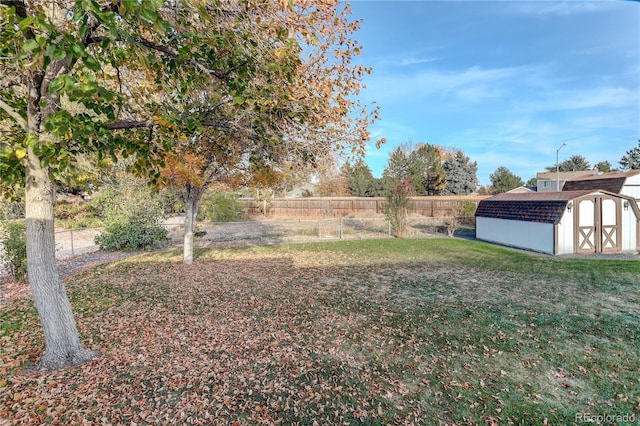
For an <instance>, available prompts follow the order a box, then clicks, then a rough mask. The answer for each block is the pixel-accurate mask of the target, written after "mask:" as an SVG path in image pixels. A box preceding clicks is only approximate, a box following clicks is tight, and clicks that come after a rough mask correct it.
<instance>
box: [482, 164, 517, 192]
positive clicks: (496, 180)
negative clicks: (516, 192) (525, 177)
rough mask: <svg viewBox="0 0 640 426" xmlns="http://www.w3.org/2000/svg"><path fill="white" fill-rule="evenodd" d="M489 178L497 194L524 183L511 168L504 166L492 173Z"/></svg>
mask: <svg viewBox="0 0 640 426" xmlns="http://www.w3.org/2000/svg"><path fill="white" fill-rule="evenodd" d="M489 179H491V186H492V187H493V191H494V192H495V193H497V194H500V193H503V192H507V191H511V190H512V189H515V188H517V187H519V186H522V185H523V184H524V182H522V179H521V178H520V177H519V176H516V175H514V174H513V173H512V172H511V170H509V169H507V168H506V167H502V166H501V167H498V168H497V169H496V171H495V172H493V173H491V175H490V176H489Z"/></svg>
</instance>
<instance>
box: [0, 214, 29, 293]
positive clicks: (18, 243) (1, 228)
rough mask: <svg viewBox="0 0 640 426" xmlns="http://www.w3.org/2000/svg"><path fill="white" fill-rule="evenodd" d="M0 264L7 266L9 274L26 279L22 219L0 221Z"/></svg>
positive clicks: (15, 277)
mask: <svg viewBox="0 0 640 426" xmlns="http://www.w3.org/2000/svg"><path fill="white" fill-rule="evenodd" d="M0 241H2V244H1V245H2V246H3V247H4V250H0V264H4V265H6V267H8V270H9V273H10V274H11V276H12V277H13V278H14V279H16V280H19V281H26V280H27V237H26V226H25V223H24V221H22V220H8V221H6V222H4V223H0Z"/></svg>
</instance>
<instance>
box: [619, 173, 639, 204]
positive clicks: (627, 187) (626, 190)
mask: <svg viewBox="0 0 640 426" xmlns="http://www.w3.org/2000/svg"><path fill="white" fill-rule="evenodd" d="M620 193H621V194H622V195H628V196H630V197H632V198H635V200H636V202H637V203H638V206H640V174H638V175H634V176H629V177H627V180H625V182H624V186H623V187H622V190H621V191H620Z"/></svg>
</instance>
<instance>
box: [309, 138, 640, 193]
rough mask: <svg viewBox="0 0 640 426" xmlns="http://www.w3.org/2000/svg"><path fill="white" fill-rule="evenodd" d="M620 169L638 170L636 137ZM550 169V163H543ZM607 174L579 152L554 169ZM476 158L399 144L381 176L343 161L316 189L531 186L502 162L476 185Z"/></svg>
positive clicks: (608, 167) (604, 164) (604, 165)
mask: <svg viewBox="0 0 640 426" xmlns="http://www.w3.org/2000/svg"><path fill="white" fill-rule="evenodd" d="M619 165H620V169H621V170H631V169H640V140H639V141H638V146H637V147H633V148H631V149H629V150H628V151H627V152H626V153H625V155H623V156H622V158H621V159H620V161H619ZM545 169H546V170H547V171H549V172H555V171H556V165H555V164H554V165H551V166H547V167H546V168H545ZM595 169H597V170H598V171H599V172H603V173H607V172H611V171H615V170H616V169H615V168H614V167H613V166H612V164H611V163H610V162H609V161H600V162H599V163H596V164H594V165H593V166H592V165H591V164H590V163H589V161H587V159H586V158H585V157H584V156H582V155H573V156H571V157H570V158H569V159H567V160H564V161H562V162H560V163H559V164H558V165H557V170H558V171H560V172H571V171H583V170H595ZM477 171H478V165H477V162H475V161H471V160H470V158H469V157H468V156H466V155H465V154H464V152H463V151H460V150H447V149H445V148H443V147H440V146H437V145H432V144H424V143H419V144H411V143H405V144H403V145H400V146H398V147H397V148H396V149H394V150H393V151H392V152H391V153H390V154H389V160H388V163H387V166H386V168H385V169H384V172H383V173H382V177H381V178H376V177H374V176H373V173H372V171H371V168H369V166H368V165H367V163H365V161H364V160H362V159H358V160H356V161H354V162H347V163H345V164H344V165H343V166H342V167H341V169H340V170H339V172H338V173H337V174H334V175H332V176H326V175H325V176H323V177H321V179H320V182H319V185H318V186H317V188H316V191H315V192H316V194H315V195H318V196H329V195H344V196H354V197H384V196H387V195H388V194H389V193H390V192H393V191H394V190H395V188H397V187H398V184H399V183H402V182H404V184H403V185H404V187H405V189H406V188H407V184H408V185H409V187H410V189H411V192H412V194H414V195H468V194H471V193H473V192H478V193H479V194H481V195H489V194H499V193H503V192H507V191H510V190H512V189H515V188H518V187H520V186H527V187H535V186H536V185H537V180H536V178H535V177H532V178H531V179H529V180H528V181H526V182H524V181H523V180H522V178H521V177H519V176H517V175H515V174H514V173H513V172H512V171H511V170H509V169H508V168H507V167H504V166H501V167H498V168H497V169H496V170H495V171H494V172H493V173H492V174H491V175H490V177H489V179H490V181H491V185H490V186H488V187H486V186H480V187H478V178H477Z"/></svg>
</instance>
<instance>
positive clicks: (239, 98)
mask: <svg viewBox="0 0 640 426" xmlns="http://www.w3.org/2000/svg"><path fill="white" fill-rule="evenodd" d="M243 103H244V97H243V96H235V97H234V98H233V104H234V105H242V104H243Z"/></svg>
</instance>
